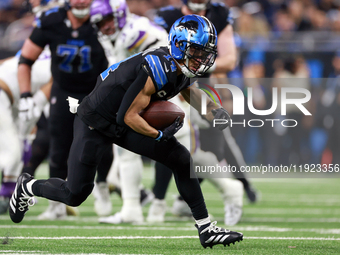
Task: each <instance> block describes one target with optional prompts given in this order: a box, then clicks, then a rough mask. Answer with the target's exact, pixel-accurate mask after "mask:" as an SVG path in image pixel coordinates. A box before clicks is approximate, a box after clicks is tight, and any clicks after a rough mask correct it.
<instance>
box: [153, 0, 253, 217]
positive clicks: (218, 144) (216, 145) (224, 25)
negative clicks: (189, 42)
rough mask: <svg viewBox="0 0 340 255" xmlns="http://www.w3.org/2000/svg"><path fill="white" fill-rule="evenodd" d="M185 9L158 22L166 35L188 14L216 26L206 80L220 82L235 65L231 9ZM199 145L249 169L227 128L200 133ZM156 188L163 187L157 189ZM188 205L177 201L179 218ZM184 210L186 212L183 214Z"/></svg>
mask: <svg viewBox="0 0 340 255" xmlns="http://www.w3.org/2000/svg"><path fill="white" fill-rule="evenodd" d="M182 2H183V5H182V6H181V7H179V8H175V7H173V6H168V7H164V8H161V9H160V10H159V11H158V12H157V15H156V17H155V18H154V20H155V22H156V23H157V24H159V25H161V26H163V27H164V28H165V29H166V30H167V31H169V30H170V27H171V25H172V24H173V22H174V21H175V20H176V19H178V18H180V17H182V16H183V15H188V14H198V15H203V16H205V17H207V18H208V19H209V20H211V22H212V23H213V24H214V25H215V27H216V31H217V34H218V38H219V40H218V43H217V52H218V57H217V58H216V61H215V63H214V65H213V66H212V68H210V69H209V70H208V73H209V74H206V75H205V77H209V75H210V73H213V74H214V76H215V77H217V78H222V79H225V78H226V73H227V72H229V71H231V70H233V69H234V68H235V65H236V59H237V54H236V46H235V42H234V36H233V28H232V18H231V17H230V13H229V8H228V7H227V6H225V5H224V4H221V3H211V1H210V0H182ZM200 142H201V149H202V150H203V151H211V152H213V153H214V154H215V155H216V156H217V158H218V160H219V161H220V162H224V161H227V162H228V164H230V165H231V166H236V168H237V169H240V167H241V166H243V165H246V163H245V161H244V158H243V155H242V152H241V150H240V148H239V146H238V145H237V143H236V142H235V139H234V138H233V136H232V134H231V132H230V129H229V128H226V129H225V130H223V133H221V132H216V131H215V130H214V128H213V127H212V126H211V127H210V128H208V129H201V130H200ZM156 176H157V178H156V179H157V180H162V179H164V182H165V183H166V182H168V179H169V175H168V174H167V173H166V172H165V171H161V170H157V169H156ZM235 177H236V178H237V179H238V180H240V181H241V182H242V183H243V186H244V189H245V191H246V194H247V196H248V199H249V201H250V202H255V201H256V192H255V191H254V190H253V189H252V187H251V185H250V183H249V181H248V180H247V179H246V177H245V175H244V174H243V173H242V172H241V171H237V173H235ZM214 181H217V182H220V181H221V179H218V178H215V180H214ZM221 184H222V183H219V184H218V183H216V185H217V187H218V188H222V189H223V187H221V186H220V185H221ZM157 187H160V188H159V189H157ZM166 188H167V187H166V185H158V186H156V190H155V189H154V191H155V193H156V194H155V196H156V197H159V198H162V197H163V195H162V194H165V190H166ZM186 208H187V206H186V204H185V203H184V201H183V200H180V199H177V200H176V201H175V204H174V207H173V211H174V212H176V214H179V215H181V214H182V212H181V211H186ZM225 208H226V211H225V213H226V215H230V214H234V216H235V218H240V217H241V214H242V209H241V207H240V206H239V205H236V206H232V207H230V206H229V205H228V206H227V204H226V206H225ZM182 209H183V210H182Z"/></svg>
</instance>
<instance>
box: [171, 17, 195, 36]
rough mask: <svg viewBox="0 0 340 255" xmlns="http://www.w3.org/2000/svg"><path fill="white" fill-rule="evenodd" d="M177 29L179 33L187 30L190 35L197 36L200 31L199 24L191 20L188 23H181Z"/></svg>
mask: <svg viewBox="0 0 340 255" xmlns="http://www.w3.org/2000/svg"><path fill="white" fill-rule="evenodd" d="M176 29H178V30H179V31H182V30H183V29H186V30H188V32H189V33H191V34H196V33H197V30H198V22H197V21H195V20H189V21H186V22H182V21H180V22H179V23H178V25H177V26H176Z"/></svg>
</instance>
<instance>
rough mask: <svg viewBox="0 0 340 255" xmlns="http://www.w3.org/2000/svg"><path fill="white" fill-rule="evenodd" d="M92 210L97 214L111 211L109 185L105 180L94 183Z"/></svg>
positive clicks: (107, 213) (100, 214) (103, 214)
mask: <svg viewBox="0 0 340 255" xmlns="http://www.w3.org/2000/svg"><path fill="white" fill-rule="evenodd" d="M92 194H93V196H94V199H95V201H94V211H95V212H96V213H97V215H98V216H108V215H110V214H111V212H112V202H111V199H110V191H109V185H108V183H106V182H99V183H95V185H94V188H93V192H92Z"/></svg>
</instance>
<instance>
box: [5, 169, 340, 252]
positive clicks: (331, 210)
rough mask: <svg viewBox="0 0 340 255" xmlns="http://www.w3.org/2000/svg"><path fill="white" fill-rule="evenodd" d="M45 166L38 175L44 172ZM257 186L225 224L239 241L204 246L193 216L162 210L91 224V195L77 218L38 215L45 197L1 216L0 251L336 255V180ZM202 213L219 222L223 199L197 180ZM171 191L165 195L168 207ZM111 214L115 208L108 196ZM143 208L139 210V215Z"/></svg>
mask: <svg viewBox="0 0 340 255" xmlns="http://www.w3.org/2000/svg"><path fill="white" fill-rule="evenodd" d="M46 173H47V171H46V165H43V166H41V168H40V169H39V171H38V178H42V177H46ZM152 181H153V180H152V170H150V169H149V170H146V171H145V172H144V180H143V182H144V185H145V186H146V187H150V186H151V184H152ZM253 184H254V186H255V187H256V188H257V189H258V190H260V191H261V193H262V198H261V201H259V202H258V203H257V204H253V205H252V204H247V203H246V201H245V206H244V209H243V217H242V220H241V222H240V223H239V224H237V225H236V226H234V227H232V228H231V229H232V230H235V231H240V232H243V234H244V240H243V241H242V242H240V243H236V244H235V245H231V246H230V247H228V246H227V247H224V246H222V245H219V246H215V247H214V248H213V249H210V248H207V249H204V248H203V247H202V246H201V245H200V243H199V240H198V235H197V230H196V229H195V227H194V221H193V220H190V219H185V220H183V219H179V218H176V217H174V216H172V215H171V213H170V212H169V213H167V217H166V223H164V224H153V225H150V224H147V223H145V224H143V225H127V224H121V225H103V224H99V223H98V222H97V220H98V217H97V216H96V215H95V213H94V210H93V201H94V200H93V197H92V195H91V196H90V197H89V198H88V199H87V201H85V202H84V203H83V204H82V205H81V206H80V207H79V211H80V213H81V216H80V217H69V218H68V219H67V220H63V221H38V220H37V219H36V216H37V215H38V214H40V213H41V212H42V211H43V210H45V209H46V206H47V201H46V200H45V199H42V198H40V199H39V202H38V204H36V205H34V206H33V207H31V208H30V210H29V211H28V212H27V214H26V217H25V218H24V220H23V221H22V222H21V223H20V224H14V223H12V222H11V220H10V219H9V215H1V216H0V237H1V244H0V254H340V195H339V190H340V188H339V187H340V179H253ZM202 189H203V192H204V194H205V199H206V203H207V206H208V210H209V213H210V214H211V215H212V216H213V218H214V220H217V221H218V226H224V224H223V222H224V221H223V202H222V200H221V197H220V195H219V194H218V192H217V191H216V190H215V189H214V188H213V187H212V186H211V185H210V184H209V183H208V182H204V184H203V185H202ZM175 194H177V193H176V188H175V186H174V184H173V183H172V185H171V188H170V190H169V192H168V195H167V204H168V206H169V207H171V205H172V202H173V200H174V196H175ZM112 201H113V203H114V212H116V211H118V210H119V209H120V206H121V200H120V199H119V197H118V196H117V195H115V194H114V195H112ZM148 207H149V206H146V208H144V216H146V215H147V211H148Z"/></svg>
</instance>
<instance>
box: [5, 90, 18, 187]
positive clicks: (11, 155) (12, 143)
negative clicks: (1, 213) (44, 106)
mask: <svg viewBox="0 0 340 255" xmlns="http://www.w3.org/2000/svg"><path fill="white" fill-rule="evenodd" d="M16 119H17V112H15V110H14V109H13V108H12V106H11V102H10V100H9V98H8V96H7V94H6V93H5V92H4V91H3V90H0V170H3V172H4V181H5V182H8V181H11V182H16V180H17V178H18V176H19V175H20V173H21V170H22V167H23V162H22V159H21V157H22V153H21V148H22V144H21V141H20V138H19V132H18V125H17V122H16Z"/></svg>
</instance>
